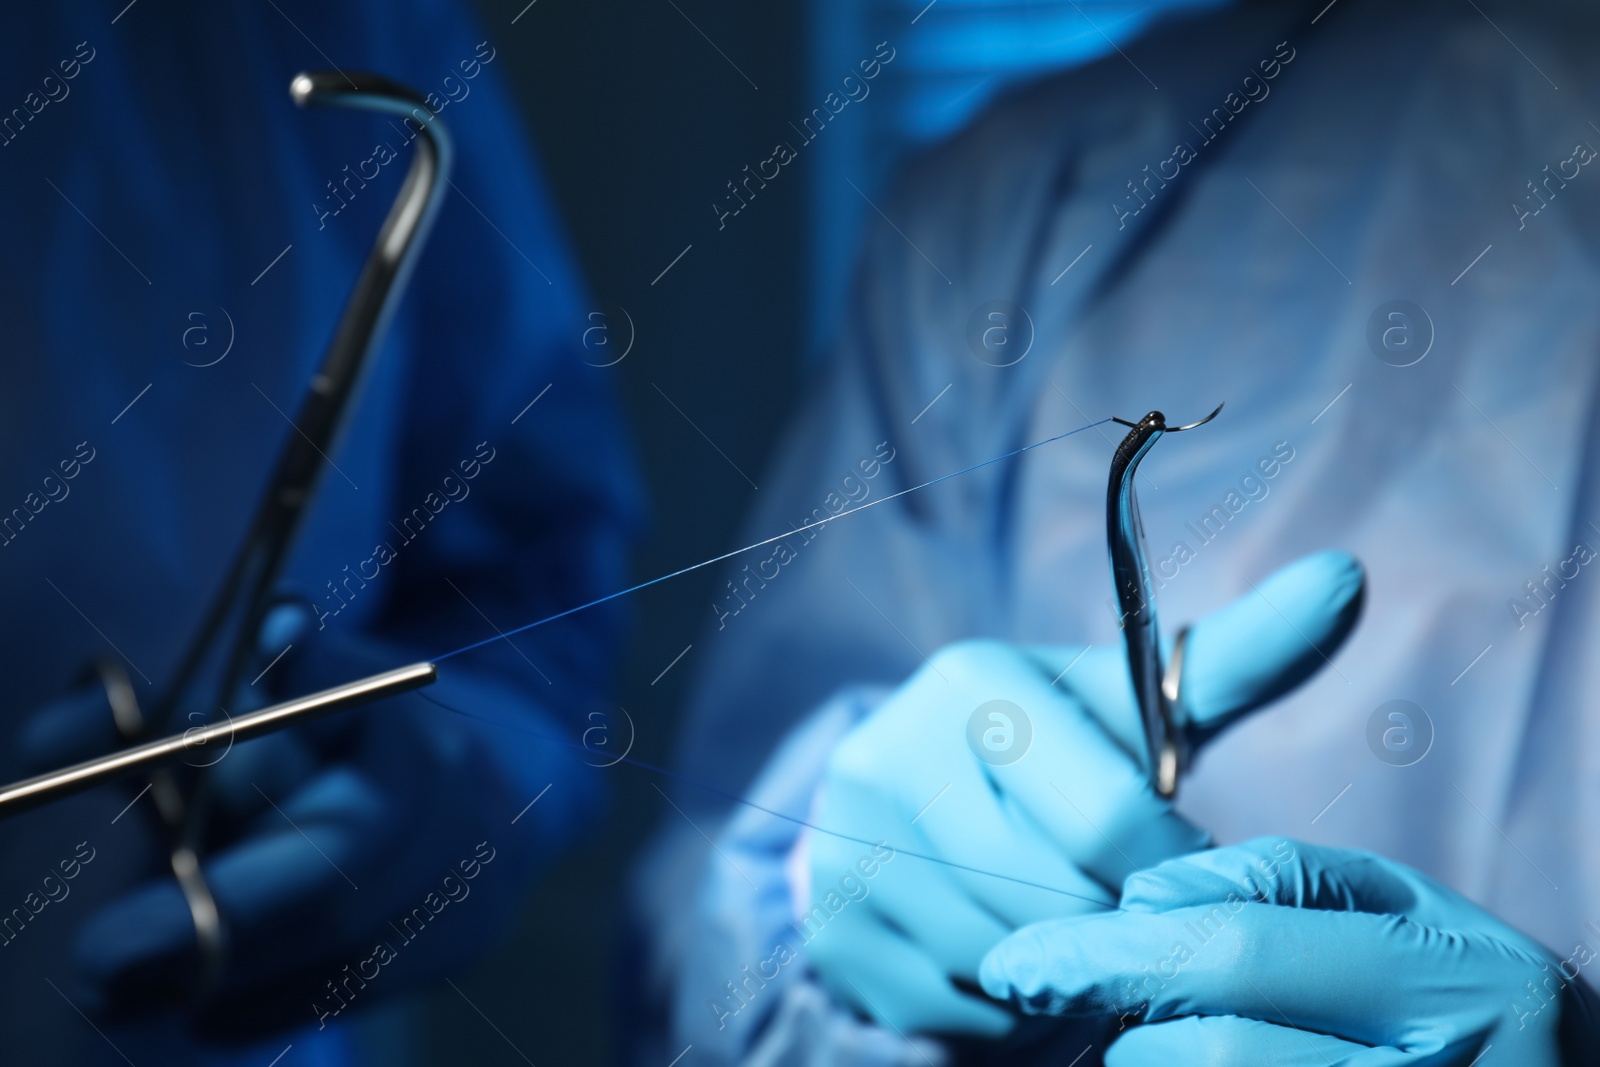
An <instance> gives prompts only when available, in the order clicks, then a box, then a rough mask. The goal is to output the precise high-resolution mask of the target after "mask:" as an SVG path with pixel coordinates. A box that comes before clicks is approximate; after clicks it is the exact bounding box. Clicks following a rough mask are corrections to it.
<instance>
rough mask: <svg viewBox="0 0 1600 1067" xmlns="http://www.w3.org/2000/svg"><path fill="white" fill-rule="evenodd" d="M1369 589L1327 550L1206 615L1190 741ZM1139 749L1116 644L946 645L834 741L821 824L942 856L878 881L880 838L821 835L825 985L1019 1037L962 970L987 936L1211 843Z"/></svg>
mask: <svg viewBox="0 0 1600 1067" xmlns="http://www.w3.org/2000/svg"><path fill="white" fill-rule="evenodd" d="M1362 588H1363V575H1362V571H1361V567H1360V565H1359V564H1358V563H1357V562H1356V561H1355V560H1354V559H1353V558H1351V557H1350V556H1347V555H1344V554H1342V553H1334V552H1327V553H1320V554H1317V555H1313V556H1308V557H1306V558H1304V559H1301V560H1299V561H1297V562H1296V563H1293V564H1291V565H1289V566H1288V567H1285V568H1284V569H1283V570H1281V571H1279V572H1278V573H1276V574H1275V575H1273V576H1272V577H1271V578H1269V579H1267V580H1265V581H1263V582H1262V583H1260V592H1259V593H1257V592H1252V593H1250V594H1249V595H1247V596H1245V597H1242V598H1241V599H1240V600H1238V601H1236V602H1235V603H1234V604H1232V605H1230V606H1229V607H1226V608H1224V609H1222V610H1221V611H1218V612H1216V613H1215V614H1213V615H1210V616H1208V617H1207V618H1205V619H1204V620H1202V621H1200V622H1199V623H1197V624H1195V626H1194V627H1193V629H1192V630H1191V632H1190V635H1189V643H1188V648H1187V653H1186V657H1185V661H1184V678H1183V694H1182V699H1183V703H1184V704H1185V705H1186V707H1187V713H1188V723H1187V732H1188V736H1189V740H1190V743H1191V746H1192V749H1191V750H1195V749H1198V748H1199V747H1201V746H1203V745H1204V744H1205V742H1206V741H1208V740H1209V739H1210V738H1212V737H1214V736H1216V734H1218V733H1219V732H1221V731H1222V730H1223V729H1225V728H1226V727H1227V726H1228V725H1229V724H1230V723H1232V722H1234V721H1236V720H1237V719H1238V718H1239V717H1240V716H1242V715H1244V714H1246V713H1248V712H1250V711H1252V710H1254V709H1256V708H1258V707H1261V706H1262V705H1264V704H1266V703H1268V702H1270V701H1272V700H1274V699H1276V698H1277V697H1279V696H1281V695H1283V694H1284V693H1286V692H1288V691H1289V690H1291V689H1293V688H1294V687H1295V686H1297V685H1299V684H1300V683H1301V682H1302V681H1304V680H1305V679H1306V678H1308V677H1309V676H1310V675H1312V674H1313V673H1315V672H1316V670H1317V669H1318V668H1320V667H1321V666H1322V664H1323V663H1324V662H1326V657H1330V656H1332V655H1333V654H1334V653H1335V651H1336V650H1337V649H1338V647H1339V645H1340V644H1341V643H1342V642H1343V640H1344V638H1345V637H1346V635H1347V634H1348V633H1349V632H1350V629H1351V627H1352V626H1353V625H1354V623H1355V620H1356V617H1357V615H1358V614H1359V610H1360V601H1361V592H1362ZM1080 655H1081V659H1080V658H1079V657H1080ZM1069 666H1070V667H1071V669H1070V670H1066V668H1068V667H1069ZM1064 670H1065V671H1066V673H1065V674H1063V671H1064ZM992 701H1005V702H1009V704H1010V705H1012V706H1011V707H1007V706H1006V705H991V704H990V702H992ZM991 714H999V715H1001V716H1002V718H1001V719H992V718H989V716H990V715H991ZM1008 734H1009V736H1008ZM1008 741H1009V745H1008V744H1007V742H1008ZM1144 744H1145V742H1144V739H1143V732H1142V728H1141V726H1140V722H1139V716H1138V713H1137V711H1136V709H1135V706H1134V702H1133V688H1132V683H1131V681H1130V679H1129V675H1128V667H1127V660H1126V658H1125V653H1124V651H1123V648H1122V646H1121V644H1120V642H1119V643H1118V644H1116V645H1114V646H1103V647H1095V648H1090V649H1089V650H1088V651H1087V652H1083V651H1082V650H1080V649H1073V648H1019V647H1014V646H1010V645H1006V644H1002V643H999V642H994V641H968V642H963V643H959V644H956V645H952V646H950V647H948V648H945V649H943V650H941V651H939V652H937V653H935V654H934V656H933V657H932V658H931V659H930V661H929V662H928V664H927V665H926V666H925V667H923V668H922V669H921V670H919V671H917V673H916V674H914V675H913V676H912V677H911V679H910V680H909V681H908V682H906V683H905V685H904V686H902V687H901V688H900V689H899V690H897V691H896V692H895V693H894V694H893V695H892V696H891V697H890V698H889V699H888V700H887V701H885V703H884V704H883V705H882V706H881V707H880V708H878V709H877V710H876V711H875V712H874V713H873V714H872V715H871V716H870V717H869V718H868V719H867V720H866V721H864V722H863V723H861V724H860V725H859V726H857V727H856V728H855V729H854V730H853V731H852V732H851V733H850V735H849V736H848V737H847V738H846V739H845V740H844V741H843V742H842V743H841V744H840V745H839V746H838V748H837V749H836V750H835V751H834V753H833V755H832V757H831V758H830V760H829V762H828V768H827V771H826V774H825V776H824V778H823V782H822V785H821V786H820V788H819V790H818V793H817V795H816V798H815V801H814V805H813V811H814V815H813V821H814V822H815V823H816V824H817V825H818V826H820V827H822V828H824V829H826V830H830V831H834V832H835V833H836V834H844V835H848V836H849V837H852V838H857V839H861V840H865V841H871V842H877V841H887V842H888V843H889V845H890V846H892V847H893V848H894V849H896V850H898V851H899V852H901V853H905V852H915V853H921V854H923V855H925V856H931V857H934V858H936V859H938V860H943V861H945V862H944V863H938V862H930V861H928V860H925V859H920V858H917V857H915V856H910V855H900V856H897V857H896V858H895V859H894V861H893V862H892V863H888V864H879V863H876V862H873V863H870V866H871V868H872V869H873V870H874V871H875V872H876V873H875V876H874V877H871V878H870V879H869V878H866V877H864V873H865V870H866V868H864V867H862V866H861V861H862V859H863V857H864V854H865V855H866V858H867V859H868V860H871V856H870V852H871V849H870V848H867V847H865V846H863V845H861V844H858V843H857V842H856V841H852V840H846V839H843V838H841V837H838V836H833V835H831V834H828V833H813V834H811V835H809V849H810V856H809V878H810V887H809V893H805V892H802V893H799V894H797V899H807V897H809V900H810V908H809V909H808V911H807V912H806V913H805V915H803V916H802V917H801V927H802V929H805V930H807V931H814V933H813V934H812V936H811V939H810V940H809V943H808V945H807V953H808V955H809V957H810V960H811V962H812V965H813V966H814V967H815V969H816V971H817V973H818V975H819V976H820V977H821V979H822V981H823V982H824V984H825V985H826V986H827V987H828V989H829V990H830V991H831V992H832V993H833V994H834V995H835V996H837V997H839V998H840V999H841V1000H843V1001H845V1002H846V1003H849V1004H852V1005H854V1006H855V1007H857V1008H858V1009H860V1010H862V1011H864V1012H866V1013H868V1014H870V1015H872V1016H874V1017H876V1018H878V1019H880V1020H881V1021H883V1022H885V1023H887V1024H889V1025H890V1026H893V1027H895V1028H898V1029H900V1030H901V1031H905V1032H910V1031H913V1030H923V1031H937V1032H943V1033H955V1034H968V1035H982V1036H991V1037H992V1036H999V1035H1002V1034H1004V1033H1006V1032H1008V1031H1009V1030H1010V1029H1011V1027H1012V1025H1013V1023H1014V1017H1013V1016H1012V1015H1011V1014H1010V1013H1009V1012H1007V1011H1005V1010H1004V1009H1002V1008H1001V1007H1000V1006H998V1005H995V1004H993V1003H989V1002H986V1001H984V1000H982V999H981V998H978V997H975V996H971V995H968V994H967V993H965V992H963V991H962V990H961V989H959V988H958V987H957V986H956V985H955V984H954V983H955V982H958V981H965V982H967V983H975V982H976V980H977V977H978V965H979V962H980V961H981V960H982V959H983V956H984V954H985V953H986V952H988V951H989V949H991V948H992V947H994V945H996V944H997V943H999V941H1000V940H1001V939H1002V938H1004V937H1005V936H1006V935H1007V934H1008V933H1010V932H1011V931H1012V930H1014V929H1016V928H1018V927H1021V926H1025V925H1027V924H1028V923H1032V922H1037V921H1039V920H1041V919H1046V918H1054V917H1060V916H1068V915H1081V914H1084V913H1088V912H1094V911H1099V910H1103V909H1104V907H1106V906H1107V905H1109V904H1110V903H1112V902H1114V901H1115V900H1116V899H1117V896H1118V893H1119V891H1120V888H1121V886H1122V882H1123V880H1124V879H1125V878H1126V877H1127V876H1128V875H1129V874H1130V873H1132V872H1133V871H1135V870H1138V869H1141V868H1144V867H1149V866H1152V865H1154V864H1156V863H1159V862H1161V861H1162V860H1165V859H1168V858H1171V857H1173V856H1178V855H1182V854H1184V853H1187V852H1192V851H1194V850H1195V849H1197V848H1202V847H1204V846H1205V845H1206V844H1207V843H1208V838H1207V836H1206V835H1205V833H1203V832H1202V831H1201V830H1199V829H1198V828H1196V827H1195V826H1193V825H1192V824H1190V823H1189V822H1188V821H1187V820H1185V819H1184V818H1183V817H1181V816H1180V815H1178V814H1177V813H1176V812H1175V811H1174V810H1173V808H1172V805H1171V804H1170V803H1169V802H1167V801H1165V800H1163V799H1161V798H1160V797H1159V796H1157V795H1156V794H1155V792H1154V791H1153V790H1152V789H1151V787H1150V785H1149V782H1148V779H1147V777H1146V774H1145V772H1144V771H1143V770H1141V767H1142V759H1141V758H1140V757H1137V756H1135V753H1139V752H1141V751H1142V749H1143V748H1144ZM984 872H994V873H984ZM996 875H1003V876H1004V877H997V876H996ZM1096 902H1104V903H1096Z"/></svg>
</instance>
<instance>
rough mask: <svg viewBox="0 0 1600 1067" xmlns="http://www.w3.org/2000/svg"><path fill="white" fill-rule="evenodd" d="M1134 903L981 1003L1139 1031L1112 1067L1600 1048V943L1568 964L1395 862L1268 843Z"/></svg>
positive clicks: (1037, 950) (1417, 1061)
mask: <svg viewBox="0 0 1600 1067" xmlns="http://www.w3.org/2000/svg"><path fill="white" fill-rule="evenodd" d="M1122 906H1123V908H1124V909H1126V910H1125V911H1124V912H1122V913H1119V914H1107V915H1097V916H1086V917H1083V918H1079V919H1066V920H1059V921H1052V922H1045V923H1040V924H1039V925H1037V926H1033V927H1030V928H1028V929H1026V930H1022V931H1020V932H1018V933H1017V934H1015V935H1013V936H1012V937H1010V938H1008V939H1007V940H1006V941H1005V942H1003V943H1002V944H1001V945H1000V946H999V947H998V948H996V949H995V950H994V951H993V952H991V953H990V954H989V956H988V958H987V959H985V960H984V961H983V987H984V989H985V990H987V991H988V992H989V994H990V995H991V996H996V997H1003V998H1014V999H1015V1000H1016V1001H1017V1002H1019V1003H1020V1004H1021V1005H1022V1007H1023V1008H1024V1010H1026V1011H1030V1012H1041V1013H1049V1014H1055V1015H1080V1016H1082V1015H1088V1016H1118V1015H1120V1016H1125V1017H1129V1018H1137V1019H1139V1020H1142V1022H1143V1024H1144V1025H1138V1026H1134V1027H1133V1028H1132V1029H1130V1030H1128V1031H1127V1032H1126V1033H1124V1034H1123V1035H1122V1036H1121V1037H1120V1038H1118V1039H1117V1040H1116V1042H1115V1043H1114V1044H1113V1045H1112V1046H1111V1049H1110V1052H1109V1054H1108V1055H1107V1058H1106V1063H1107V1064H1108V1067H1158V1065H1160V1067H1165V1065H1167V1064H1172V1063H1206V1064H1217V1065H1223V1064H1239V1065H1241V1067H1242V1065H1246V1064H1249V1065H1255V1064H1274V1065H1283V1067H1327V1065H1329V1064H1339V1065H1349V1067H1424V1065H1426V1067H1470V1065H1473V1064H1478V1063H1480V1061H1481V1062H1482V1063H1484V1064H1489V1063H1507V1064H1517V1065H1518V1067H1576V1065H1577V1064H1580V1063H1584V1064H1588V1063H1593V1062H1595V1050H1596V1049H1597V1048H1600V1002H1597V1001H1596V999H1595V996H1594V994H1593V993H1592V991H1590V990H1589V989H1588V988H1587V987H1586V986H1585V984H1584V968H1585V967H1589V966H1591V965H1592V964H1594V962H1595V960H1596V949H1595V947H1594V946H1592V945H1585V944H1580V945H1578V946H1576V947H1574V948H1573V949H1572V950H1571V952H1570V953H1568V954H1565V955H1564V957H1563V956H1557V955H1556V954H1555V953H1552V952H1550V951H1549V950H1548V949H1546V948H1544V947H1543V946H1542V945H1539V944H1538V943H1537V942H1535V941H1533V940H1532V939H1531V938H1529V937H1526V936H1524V935H1523V934H1521V933H1519V932H1518V931H1516V930H1513V929H1512V928H1511V927H1509V926H1507V925H1506V924H1505V923H1503V922H1501V921H1500V920H1498V919H1496V918H1495V917H1494V916H1492V915H1490V914H1489V913H1488V912H1486V911H1484V910H1483V909H1482V908H1479V907H1478V906H1477V905H1475V904H1473V903H1472V902H1470V901H1468V900H1466V899H1465V898H1463V897H1461V896H1460V895H1458V894H1456V893H1454V892H1452V891H1451V890H1449V889H1446V888H1445V887H1444V886H1441V885H1439V884H1438V883H1436V882H1434V881H1432V880H1431V879H1429V878H1427V877H1425V876H1424V875H1422V874H1419V873H1418V872H1416V871H1413V870H1411V869H1410V868H1408V867H1404V866H1402V865H1400V864H1398V863H1393V862H1391V861H1389V860H1386V859H1384V858H1382V857H1381V856H1374V855H1371V854H1369V853H1363V852H1351V851H1346V850H1344V849H1334V848H1322V847H1318V846H1313V845H1306V844H1302V843H1300V842H1294V841H1286V840H1272V839H1261V840H1257V841H1252V842H1249V843H1247V844H1244V845H1239V846H1236V847H1233V848H1223V849H1216V850H1214V851H1209V852H1201V853H1197V854H1195V855H1193V856H1186V857H1184V858H1182V859H1178V860H1173V861H1172V862H1170V863H1164V864H1162V865H1161V866H1159V867H1156V868H1155V869H1153V870H1150V871H1146V872H1144V873H1142V874H1138V875H1135V876H1134V877H1132V878H1130V879H1128V882H1127V885H1126V887H1125V889H1124V892H1123V897H1122ZM1491 1048H1492V1049H1493V1051H1492V1052H1491V1051H1490V1050H1491Z"/></svg>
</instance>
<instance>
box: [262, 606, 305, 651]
mask: <svg viewBox="0 0 1600 1067" xmlns="http://www.w3.org/2000/svg"><path fill="white" fill-rule="evenodd" d="M310 623H311V610H310V608H309V607H307V606H306V604H305V603H304V602H302V601H299V600H284V601H280V602H279V603H277V604H274V605H273V606H272V607H270V608H268V609H267V614H266V616H265V617H264V618H263V619H262V620H261V628H260V629H259V630H257V631H256V651H257V653H258V654H260V655H263V656H273V655H277V654H278V653H279V652H282V651H283V650H284V649H285V648H287V647H288V646H289V645H292V644H294V643H295V642H296V641H298V640H299V639H300V638H301V637H302V636H303V635H304V634H305V632H306V628H307V627H308V626H309V625H310Z"/></svg>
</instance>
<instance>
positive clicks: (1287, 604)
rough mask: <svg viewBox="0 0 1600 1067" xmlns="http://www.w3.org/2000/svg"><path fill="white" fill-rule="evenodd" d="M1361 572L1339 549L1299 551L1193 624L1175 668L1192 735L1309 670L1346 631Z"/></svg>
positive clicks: (1286, 687) (1357, 606)
mask: <svg viewBox="0 0 1600 1067" xmlns="http://www.w3.org/2000/svg"><path fill="white" fill-rule="evenodd" d="M1365 590H1366V571H1365V569H1364V568H1363V567H1362V566H1361V563H1360V561H1359V560H1357V559H1356V558H1355V557H1354V556H1352V555H1350V554H1349V553H1347V552H1339V551H1331V550H1330V551H1324V552H1317V553H1313V554H1312V555H1309V556H1304V557H1302V558H1300V559H1298V560H1295V561H1294V562H1293V563H1290V564H1289V565H1287V566H1285V567H1283V568H1282V569H1280V570H1278V571H1276V572H1274V573H1273V574H1272V575H1270V576H1269V577H1267V578H1265V579H1263V580H1262V581H1261V582H1260V583H1257V584H1256V585H1255V586H1254V588H1252V589H1251V590H1250V591H1249V592H1247V593H1245V594H1244V595H1243V596H1241V597H1240V598H1239V599H1237V600H1235V601H1234V602H1233V603H1232V604H1229V605H1228V606H1227V607H1225V608H1222V609H1221V610H1220V611H1217V612H1216V613H1214V614H1212V615H1209V616H1207V617H1206V618H1205V619H1202V620H1201V621H1200V622H1199V623H1197V624H1196V625H1195V627H1194V629H1193V630H1192V631H1191V633H1190V635H1189V643H1188V648H1187V650H1186V651H1185V659H1184V668H1183V704H1184V708H1185V711H1186V713H1187V715H1188V717H1189V721H1190V724H1191V726H1192V728H1193V729H1194V730H1195V732H1196V734H1197V740H1199V741H1202V742H1203V741H1204V740H1206V739H1207V738H1209V737H1210V736H1211V735H1213V734H1215V733H1216V732H1217V731H1219V730H1221V729H1222V728H1223V727H1224V726H1226V725H1227V724H1228V723H1230V722H1232V721H1233V720H1234V719H1236V718H1238V717H1239V716H1241V715H1243V714H1246V713H1248V712H1250V711H1252V710H1254V709H1256V708H1258V707H1260V706H1262V705H1263V704H1266V703H1268V702H1270V701H1272V700H1275V699H1277V698H1278V697H1280V696H1283V695H1284V694H1285V693H1288V692H1289V691H1291V690H1292V689H1294V688H1295V687H1296V686H1298V685H1299V684H1300V683H1301V682H1303V681H1305V680H1306V679H1307V678H1309V677H1310V676H1311V675H1313V674H1315V673H1316V672H1317V671H1318V670H1319V669H1321V667H1322V666H1323V665H1325V664H1326V663H1327V662H1328V661H1329V660H1330V659H1331V658H1332V657H1333V656H1334V654H1335V653H1336V652H1337V651H1338V649H1339V647H1340V646H1341V645H1342V644H1343V643H1344V641H1345V639H1346V638H1347V637H1348V636H1349V635H1350V631H1351V630H1352V629H1354V627H1355V624H1356V622H1357V620H1358V619H1359V618H1360V615H1361V606H1362V603H1363V601H1364V599H1365Z"/></svg>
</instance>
